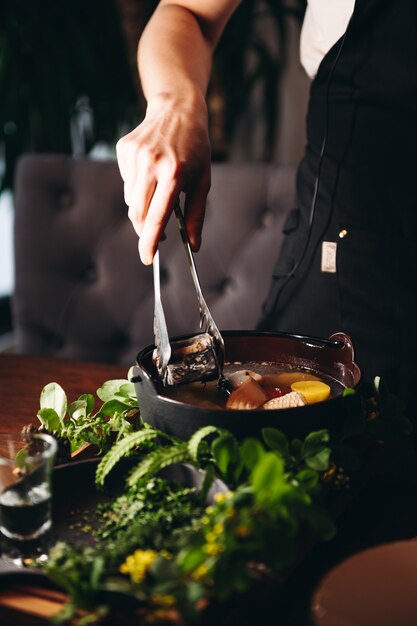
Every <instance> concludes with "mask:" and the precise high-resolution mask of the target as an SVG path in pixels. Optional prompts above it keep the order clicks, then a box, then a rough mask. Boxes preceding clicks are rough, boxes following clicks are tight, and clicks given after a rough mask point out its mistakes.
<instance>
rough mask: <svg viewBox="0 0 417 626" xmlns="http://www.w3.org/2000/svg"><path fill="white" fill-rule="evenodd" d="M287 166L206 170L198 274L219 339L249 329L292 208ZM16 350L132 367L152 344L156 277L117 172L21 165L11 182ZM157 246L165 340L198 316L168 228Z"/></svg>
mask: <svg viewBox="0 0 417 626" xmlns="http://www.w3.org/2000/svg"><path fill="white" fill-rule="evenodd" d="M293 188H294V168H293V167H292V166H272V165H266V164H244V165H237V164H213V167H212V188H211V191H210V195H209V199H208V206H207V218H206V223H205V228H204V233H203V245H202V248H201V250H200V252H199V253H198V254H197V255H196V257H195V259H196V265H197V268H198V272H199V276H200V279H201V282H202V286H203V290H204V294H205V297H206V300H207V303H208V304H209V307H210V309H211V311H212V313H213V316H214V318H215V319H216V321H217V323H218V326H219V327H220V329H224V330H226V329H248V330H249V329H253V328H254V327H255V325H256V322H257V320H258V318H259V315H260V312H261V307H262V302H263V299H264V297H265V294H266V292H267V290H268V286H269V281H270V276H271V270H272V267H273V265H274V262H275V260H276V257H277V254H278V250H279V247H280V245H281V237H282V236H281V228H282V224H283V220H284V218H285V215H286V213H287V211H288V210H289V209H290V208H292V203H293ZM15 211H16V213H15V255H16V259H15V268H16V277H15V278H16V280H15V285H16V286H15V293H14V296H13V320H14V328H15V332H16V342H17V350H18V351H19V352H24V353H29V354H43V355H54V356H58V357H61V358H79V359H86V360H96V361H105V362H109V363H121V364H131V363H133V362H134V360H135V356H136V354H137V352H138V351H139V350H140V349H142V348H143V347H145V346H146V345H148V344H149V343H153V328H152V325H153V282H152V281H153V279H152V269H151V268H150V267H145V266H143V265H142V264H141V263H140V261H139V257H138V252H137V237H136V235H135V233H134V231H133V228H132V226H131V224H130V222H129V220H128V218H127V210H126V206H125V204H124V201H123V186H122V181H121V178H120V174H119V170H118V167H117V165H116V163H115V162H103V161H101V162H99V161H91V160H88V159H72V158H70V157H67V156H63V155H25V156H23V157H22V158H21V159H20V162H19V165H18V168H17V174H16V179H15ZM167 235H168V238H167V241H165V242H164V243H163V244H162V245H161V247H160V256H161V267H162V285H163V286H162V295H163V304H164V309H165V314H166V318H167V325H168V331H169V333H170V335H171V336H175V335H179V334H184V333H188V332H194V331H195V330H197V328H198V312H197V304H196V299H195V293H194V290H193V286H192V282H191V277H190V274H189V270H188V266H187V262H186V259H185V255H184V250H183V248H182V245H181V242H180V237H179V234H178V232H177V229H176V223H175V220H174V219H172V220H171V221H170V223H169V224H168V228H167Z"/></svg>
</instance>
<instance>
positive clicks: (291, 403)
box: [263, 391, 307, 410]
mask: <svg viewBox="0 0 417 626" xmlns="http://www.w3.org/2000/svg"><path fill="white" fill-rule="evenodd" d="M306 404H307V401H306V399H305V398H304V396H303V395H302V394H301V393H298V391H290V393H286V394H285V396H280V397H279V398H273V399H272V400H268V402H265V404H264V405H263V408H264V409H266V410H271V409H291V408H295V407H296V406H305V405H306Z"/></svg>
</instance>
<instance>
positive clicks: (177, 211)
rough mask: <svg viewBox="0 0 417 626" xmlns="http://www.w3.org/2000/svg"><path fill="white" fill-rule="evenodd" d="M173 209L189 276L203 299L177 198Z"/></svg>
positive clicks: (200, 298)
mask: <svg viewBox="0 0 417 626" xmlns="http://www.w3.org/2000/svg"><path fill="white" fill-rule="evenodd" d="M174 211H175V217H176V218H177V223H178V228H179V231H180V235H181V239H182V243H183V244H184V249H185V254H186V255H187V259H188V263H189V265H190V271H191V276H192V279H193V283H194V286H195V290H196V292H197V296H198V299H199V301H200V300H204V296H203V292H202V289H201V285H200V281H199V279H198V274H197V268H196V265H195V262H194V257H193V253H192V252H191V247H190V242H189V241H188V235H187V231H186V229H185V223H184V216H183V214H182V211H181V207H180V202H179V200H177V201H176V203H175V209H174ZM201 313H202V312H201V308H200V315H201Z"/></svg>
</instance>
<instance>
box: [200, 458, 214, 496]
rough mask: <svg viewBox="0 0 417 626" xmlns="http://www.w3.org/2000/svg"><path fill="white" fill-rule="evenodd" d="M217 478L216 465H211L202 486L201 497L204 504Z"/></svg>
mask: <svg viewBox="0 0 417 626" xmlns="http://www.w3.org/2000/svg"><path fill="white" fill-rule="evenodd" d="M215 477H216V472H215V468H214V465H213V464H212V463H210V465H208V466H207V467H206V470H205V472H204V479H203V484H202V485H201V493H200V496H201V501H202V502H205V501H206V499H207V494H208V492H209V491H210V488H211V486H212V484H213V482H214V479H215Z"/></svg>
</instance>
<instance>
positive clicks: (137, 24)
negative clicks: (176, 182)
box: [0, 0, 309, 351]
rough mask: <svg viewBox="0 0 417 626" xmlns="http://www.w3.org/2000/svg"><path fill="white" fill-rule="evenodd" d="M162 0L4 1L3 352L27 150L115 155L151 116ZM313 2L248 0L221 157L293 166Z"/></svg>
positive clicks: (220, 78) (224, 86) (223, 74)
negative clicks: (140, 67) (148, 43)
mask: <svg viewBox="0 0 417 626" xmlns="http://www.w3.org/2000/svg"><path fill="white" fill-rule="evenodd" d="M157 4H158V2H157V1H156V0H60V1H59V2H56V0H33V1H32V2H27V1H25V0H13V2H7V1H6V0H3V2H1V3H0V93H1V98H0V351H1V350H3V351H4V350H6V351H7V350H8V349H12V346H13V329H12V320H11V313H10V298H11V296H12V294H13V287H14V282H13V272H14V263H13V180H14V173H15V167H16V162H17V160H18V159H19V157H20V156H21V155H22V154H24V153H27V152H36V153H65V154H70V155H73V156H80V155H88V156H90V157H91V158H94V159H114V158H115V149H114V147H115V143H116V141H117V140H118V138H119V137H120V136H121V135H123V134H125V133H126V132H127V131H129V130H130V129H132V128H133V127H134V126H136V125H137V124H138V123H140V121H141V120H142V119H143V116H144V111H145V101H144V98H143V95H142V93H141V90H140V86H139V81H138V78H137V68H136V47H137V42H138V39H139V37H140V34H141V32H142V30H143V28H144V27H145V25H146V23H147V21H148V20H149V18H150V16H151V14H152V12H153V11H154V9H155V7H156V5H157ZM304 11H305V0H286V1H285V0H243V2H242V3H241V5H240V7H239V8H238V10H237V11H236V13H235V14H234V16H233V17H232V19H231V21H230V22H229V24H228V26H227V28H226V31H225V33H224V35H223V38H222V40H221V42H220V44H219V46H218V49H217V52H216V55H215V59H214V66H213V74H212V79H211V83H210V86H209V91H208V96H207V99H208V106H209V113H210V136H211V142H212V155H213V161H233V162H253V161H262V162H273V163H296V162H297V161H298V160H299V158H300V157H301V155H302V151H303V147H304V126H305V123H304V120H305V112H306V104H307V97H308V90H309V79H308V77H307V75H306V74H305V72H304V70H303V69H302V67H301V65H300V61H299V49H298V46H299V35H300V27H301V22H302V18H303V15H304Z"/></svg>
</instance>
